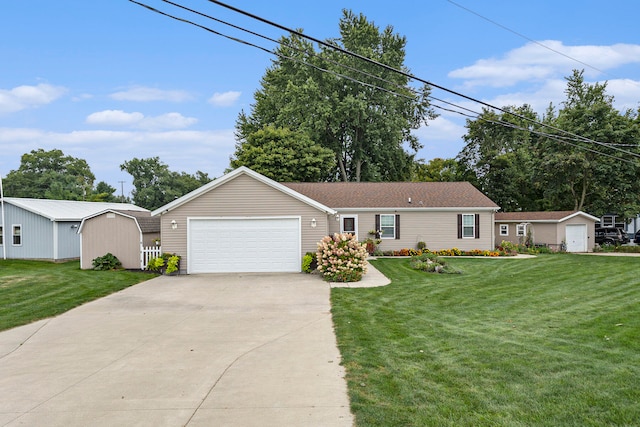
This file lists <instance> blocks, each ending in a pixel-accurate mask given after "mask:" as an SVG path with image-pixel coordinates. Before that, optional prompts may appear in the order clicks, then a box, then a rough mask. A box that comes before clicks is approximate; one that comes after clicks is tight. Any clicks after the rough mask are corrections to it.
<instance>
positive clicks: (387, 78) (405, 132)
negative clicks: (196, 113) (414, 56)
mask: <svg viewBox="0 0 640 427" xmlns="http://www.w3.org/2000/svg"><path fill="white" fill-rule="evenodd" d="M339 28H340V37H339V38H336V39H332V40H329V41H328V42H329V43H331V44H333V45H335V46H338V47H341V48H343V49H346V50H348V51H350V52H353V53H357V54H359V55H362V56H365V57H367V58H371V59H373V60H375V61H377V62H380V63H383V64H386V65H388V66H390V67H393V68H395V69H400V70H404V71H407V70H406V67H405V66H404V59H405V46H406V38H405V37H402V36H399V35H397V34H395V33H394V32H393V28H392V27H387V28H385V29H384V30H383V31H380V30H379V28H378V27H377V26H375V25H374V24H373V23H372V22H369V21H368V20H367V19H366V17H364V16H363V15H362V14H361V15H355V14H353V13H352V12H351V11H346V10H345V11H343V16H342V19H341V20H340V24H339ZM277 52H278V54H279V57H278V59H277V60H275V61H274V63H273V65H272V67H271V68H269V69H268V70H267V71H266V73H265V75H264V76H263V78H262V81H261V88H260V89H259V90H258V91H257V92H256V93H255V103H254V104H253V105H252V111H251V113H250V114H249V115H246V114H245V113H244V112H243V113H241V114H240V116H239V118H238V121H237V126H236V129H237V137H238V139H239V143H240V144H245V143H247V138H248V137H249V135H251V134H252V133H253V132H255V131H257V130H260V129H263V128H264V127H266V126H270V125H272V126H275V127H281V128H289V129H293V130H296V131H298V130H299V131H302V132H304V133H306V134H307V135H308V137H309V138H310V139H311V140H312V141H314V142H316V143H318V144H320V145H322V146H323V147H325V148H329V149H331V150H332V152H333V153H334V158H335V165H336V167H335V169H334V170H333V171H331V173H329V174H327V175H326V176H324V177H322V179H323V180H342V181H361V180H362V181H381V180H404V179H409V177H410V175H411V171H412V163H413V160H414V155H415V152H416V151H417V150H418V149H419V148H420V144H419V142H418V140H417V138H416V137H415V136H414V135H412V134H411V130H412V129H416V128H417V127H419V126H420V125H421V124H426V121H427V120H428V119H431V118H434V117H435V114H434V113H433V111H432V110H431V108H430V107H429V101H428V99H427V97H428V95H429V88H428V87H426V86H425V87H422V88H421V89H420V90H419V91H417V92H416V91H412V90H411V89H410V87H409V79H408V78H407V77H405V76H404V75H401V74H399V73H396V72H393V71H391V70H387V69H384V68H382V67H380V66H377V65H375V64H371V63H369V62H366V61H363V60H361V59H358V58H354V57H353V56H349V55H347V54H345V53H342V52H339V51H337V50H335V49H332V48H330V47H327V46H321V47H320V48H319V50H317V51H316V49H315V47H314V45H313V44H311V43H309V42H307V41H306V40H304V39H303V38H302V37H300V36H298V35H292V36H291V37H285V38H283V39H282V41H281V46H280V47H279V48H278V51H277ZM360 71H362V72H364V74H363V73H362V72H360Z"/></svg>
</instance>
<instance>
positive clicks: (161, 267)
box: [147, 252, 180, 274]
mask: <svg viewBox="0 0 640 427" xmlns="http://www.w3.org/2000/svg"><path fill="white" fill-rule="evenodd" d="M179 269H180V255H176V254H170V253H166V252H165V253H163V254H162V255H160V256H159V257H157V258H151V259H150V260H149V262H148V263H147V270H149V271H155V272H158V273H164V274H171V273H174V272H176V271H178V270H179Z"/></svg>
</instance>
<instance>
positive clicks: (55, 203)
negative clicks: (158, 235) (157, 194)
mask: <svg viewBox="0 0 640 427" xmlns="http://www.w3.org/2000/svg"><path fill="white" fill-rule="evenodd" d="M4 202H5V203H11V204H12V205H14V206H18V207H20V208H22V209H25V210H27V211H29V212H33V213H35V214H38V215H41V216H43V217H45V218H48V219H50V220H52V221H81V220H82V218H85V217H87V216H91V215H94V214H96V213H98V212H101V211H104V210H107V209H114V210H128V211H143V212H149V211H148V210H147V209H144V208H141V207H139V206H136V205H132V204H130V203H106V202H83V201H75V200H50V199H29V198H18V197H5V198H4Z"/></svg>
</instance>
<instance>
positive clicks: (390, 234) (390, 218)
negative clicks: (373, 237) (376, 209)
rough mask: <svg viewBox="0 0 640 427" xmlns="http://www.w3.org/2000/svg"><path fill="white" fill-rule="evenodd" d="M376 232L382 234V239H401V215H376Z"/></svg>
mask: <svg viewBox="0 0 640 427" xmlns="http://www.w3.org/2000/svg"><path fill="white" fill-rule="evenodd" d="M376 230H379V231H381V232H382V234H381V235H380V238H381V239H396V240H397V239H400V215H395V214H380V215H376Z"/></svg>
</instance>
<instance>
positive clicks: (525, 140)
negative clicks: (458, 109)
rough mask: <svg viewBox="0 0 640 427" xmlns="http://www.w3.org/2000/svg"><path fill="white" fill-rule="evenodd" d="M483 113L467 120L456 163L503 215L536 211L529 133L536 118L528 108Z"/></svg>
mask: <svg viewBox="0 0 640 427" xmlns="http://www.w3.org/2000/svg"><path fill="white" fill-rule="evenodd" d="M503 110H504V112H495V111H493V110H488V109H484V110H483V111H482V114H481V115H480V116H479V118H478V119H476V120H467V125H466V127H467V133H466V135H465V136H464V137H463V139H464V141H465V142H466V145H465V146H464V148H463V149H462V151H461V152H460V153H459V154H458V157H457V159H458V161H459V162H460V164H461V165H462V167H463V169H464V170H465V171H466V172H465V174H466V175H468V176H469V177H472V178H469V179H468V180H469V181H471V182H473V183H474V184H475V185H476V186H477V187H478V188H479V189H480V190H482V191H483V192H484V193H485V194H486V195H487V196H488V197H490V198H491V199H492V200H493V201H495V202H496V203H497V204H498V205H499V206H501V207H502V209H503V210H505V211H527V210H536V209H538V208H539V207H538V203H539V201H540V198H541V189H540V186H539V185H536V184H535V183H534V182H533V178H532V177H533V174H534V171H535V166H534V164H535V160H536V159H535V143H536V141H537V138H536V136H535V134H533V133H532V132H531V130H535V128H536V126H535V125H534V123H535V122H537V121H538V120H539V119H538V116H537V114H536V113H535V112H534V111H533V110H532V109H531V107H530V106H528V105H524V106H522V107H513V106H511V107H505V108H504V109H503Z"/></svg>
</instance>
